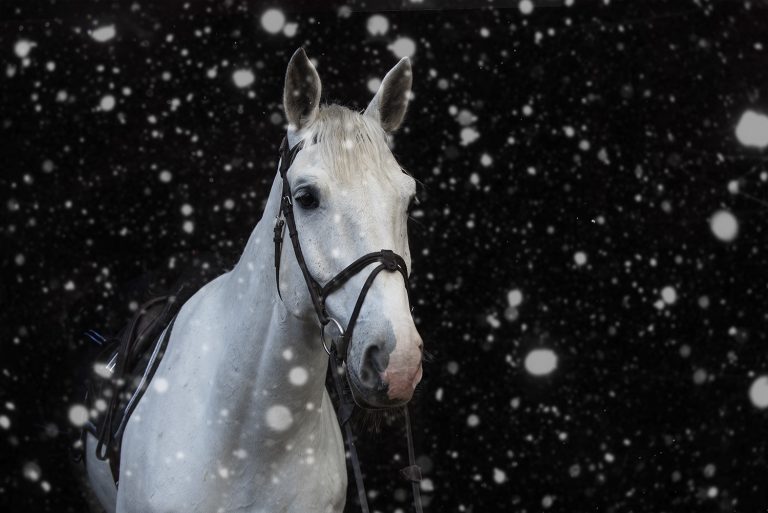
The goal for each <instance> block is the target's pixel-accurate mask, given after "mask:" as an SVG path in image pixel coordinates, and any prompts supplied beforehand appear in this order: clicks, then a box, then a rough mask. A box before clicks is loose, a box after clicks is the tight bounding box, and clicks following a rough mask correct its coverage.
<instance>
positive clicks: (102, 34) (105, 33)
mask: <svg viewBox="0 0 768 513" xmlns="http://www.w3.org/2000/svg"><path fill="white" fill-rule="evenodd" d="M116 34H117V32H116V31H115V26H114V25H104V26H103V27H99V28H97V29H95V30H93V31H92V32H91V37H92V38H93V40H94V41H97V42H99V43H106V42H107V41H109V40H110V39H113V38H114V37H115V35H116Z"/></svg>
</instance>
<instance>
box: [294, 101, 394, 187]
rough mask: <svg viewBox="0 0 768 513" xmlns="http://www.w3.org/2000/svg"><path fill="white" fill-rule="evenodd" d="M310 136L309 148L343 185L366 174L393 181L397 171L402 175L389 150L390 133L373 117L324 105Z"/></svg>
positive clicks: (312, 126)
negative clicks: (363, 173) (313, 150)
mask: <svg viewBox="0 0 768 513" xmlns="http://www.w3.org/2000/svg"><path fill="white" fill-rule="evenodd" d="M307 132H308V133H307V137H306V139H305V140H306V141H311V144H310V145H309V146H308V147H309V148H314V149H315V150H316V151H318V152H319V154H320V159H321V160H322V162H323V163H324V164H325V165H326V166H327V167H328V170H329V171H330V173H331V175H332V176H333V177H334V178H336V179H337V180H338V181H340V182H349V181H351V180H353V179H355V178H358V179H359V178H360V174H361V173H362V172H367V173H372V174H375V175H377V177H379V178H383V179H385V180H391V179H392V178H393V176H395V175H394V172H395V171H397V172H401V171H402V169H401V168H400V165H399V164H398V163H397V161H396V160H395V158H394V156H393V155H392V152H391V151H390V149H389V144H388V143H389V141H388V136H387V133H386V132H385V131H384V129H383V128H381V125H379V123H378V122H377V121H376V120H375V119H373V118H371V117H370V116H366V115H365V114H362V113H360V112H355V111H353V110H351V109H348V108H346V107H343V106H341V105H336V104H332V105H323V106H321V108H320V112H319V113H318V116H317V118H316V119H315V120H314V121H313V122H312V124H311V125H309V126H308V127H307ZM305 144H306V143H305Z"/></svg>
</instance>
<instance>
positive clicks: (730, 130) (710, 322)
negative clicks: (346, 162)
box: [0, 0, 768, 513]
mask: <svg viewBox="0 0 768 513" xmlns="http://www.w3.org/2000/svg"><path fill="white" fill-rule="evenodd" d="M155 3H162V4H163V6H162V7H153V6H151V3H150V2H138V1H137V2H135V3H132V2H114V3H113V2H92V3H86V2H63V1H59V2H53V1H51V2H48V3H44V2H28V3H21V4H19V5H20V7H18V8H16V7H13V6H12V5H10V4H9V3H7V2H3V5H2V7H0V13H1V14H2V15H0V27H2V30H1V31H0V63H1V66H2V69H0V95H1V96H0V98H1V99H2V100H1V102H2V103H1V104H0V148H1V151H0V173H1V174H0V197H1V199H2V203H0V206H1V207H2V208H1V209H0V210H1V211H2V220H1V221H0V244H1V245H2V254H1V258H0V266H2V283H1V284H0V319H1V320H2V322H0V335H1V336H2V338H0V351H1V352H0V415H2V416H4V417H5V420H7V424H9V425H7V426H5V427H0V459H1V460H2V475H0V509H1V510H3V511H51V512H59V511H84V510H86V508H87V506H86V499H85V494H84V492H83V491H82V488H81V482H80V479H79V477H78V474H79V472H80V471H81V467H79V466H78V465H76V464H73V463H71V462H70V460H69V456H70V454H69V450H70V447H71V445H72V442H73V438H72V433H73V431H74V430H72V428H71V425H70V423H69V421H68V410H69V408H70V407H71V406H72V405H73V404H76V403H78V402H80V401H81V400H82V391H83V381H84V378H85V375H86V373H87V372H88V368H89V365H90V364H89V363H88V358H90V357H92V354H93V348H92V347H91V346H92V344H91V343H90V342H87V341H86V340H85V339H84V337H83V336H82V332H83V331H84V330H86V329H88V328H96V329H99V330H102V331H104V332H106V333H110V332H114V331H116V330H117V329H118V328H120V326H121V325H122V323H124V322H125V321H126V319H128V318H129V316H130V315H131V313H132V308H135V305H136V303H140V302H142V301H143V300H145V299H147V298H149V297H151V295H152V293H153V292H154V291H157V290H161V289H162V287H164V286H167V285H168V284H170V283H172V282H173V281H174V280H175V279H177V278H178V277H179V276H180V275H181V274H184V273H187V275H190V276H194V277H196V278H197V279H199V280H207V279H210V278H212V277H213V276H215V275H217V274H218V273H220V272H223V271H224V270H226V269H228V268H230V267H231V266H232V265H233V264H234V263H235V262H236V260H237V258H238V257H239V255H240V252H241V251H242V248H243V247H244V245H245V242H246V239H247V237H248V235H249V233H250V231H251V229H252V228H253V227H254V226H255V224H256V222H257V221H258V219H259V218H260V217H261V213H262V207H263V204H264V202H265V200H266V198H267V194H268V192H269V184H270V183H271V181H272V179H273V176H274V173H275V169H276V157H277V155H276V152H277V148H278V145H279V143H280V140H281V138H282V135H283V125H284V123H285V121H284V118H283V115H282V106H281V103H280V102H281V95H282V85H283V74H284V72H285V67H286V64H287V61H288V59H289V57H290V55H291V54H292V53H293V51H294V50H295V49H296V48H297V47H299V46H304V47H305V48H306V50H307V53H308V54H309V56H310V57H312V58H314V59H316V61H317V65H318V71H319V73H320V75H321V77H322V80H323V88H324V97H325V100H326V101H329V102H330V101H338V102H341V103H343V104H345V105H348V106H351V107H353V108H357V109H362V108H364V107H365V105H366V104H367V102H368V101H369V99H370V98H371V96H372V94H371V93H370V92H369V90H368V87H367V83H368V81H369V80H370V79H371V78H375V77H382V76H383V74H384V73H385V72H386V71H387V70H389V69H390V68H391V67H392V66H393V65H394V64H395V63H396V62H397V57H396V56H395V55H394V54H393V52H392V51H391V50H390V49H389V48H388V47H389V45H391V44H392V43H393V42H394V41H395V40H396V39H398V38H399V37H403V36H404V37H408V38H410V39H412V40H413V41H414V42H415V45H416V50H415V53H414V54H413V56H412V62H413V66H414V73H415V76H414V94H415V97H414V99H413V102H412V104H411V107H410V110H409V113H408V117H407V120H406V123H405V126H404V128H403V129H402V130H401V131H400V133H399V134H398V135H397V137H396V139H395V149H394V151H395V154H396V156H397V157H398V159H399V160H400V162H401V163H402V165H403V166H404V167H405V168H406V169H408V170H409V171H410V172H411V173H412V174H413V175H414V176H416V177H417V178H418V179H420V180H421V181H422V182H423V190H422V204H421V208H420V212H417V215H418V214H421V217H418V218H417V219H415V220H414V222H413V223H412V226H411V228H410V233H411V240H412V242H411V244H412V249H413V252H414V268H413V282H412V283H413V298H414V299H415V301H416V305H417V309H416V313H415V315H416V317H417V318H418V325H419V328H420V331H421V333H422V335H423V336H424V339H425V342H426V346H427V348H428V350H429V351H430V352H431V353H432V354H433V356H434V358H433V360H432V362H431V363H429V364H428V365H427V367H426V370H425V377H424V380H423V383H422V385H421V386H420V391H419V395H418V397H417V398H416V399H415V401H414V403H413V416H414V423H415V426H414V428H415V432H416V443H417V446H418V449H417V452H418V454H419V455H420V462H421V463H422V466H423V467H424V470H425V474H426V477H427V478H428V481H426V482H425V483H424V485H423V489H424V495H425V501H426V503H427V505H426V508H425V509H426V510H427V511H434V512H447V511H456V512H461V511H470V512H471V511H475V512H490V511H492V512H496V511H498V512H502V511H504V512H506V511H515V512H526V511H529V512H532V511H553V512H555V511H557V512H561V511H562V512H586V511H600V512H628V511H631V512H644V511H648V512H655V513H660V512H686V513H688V512H691V511H697V512H715V511H723V512H731V511H733V512H747V511H749V512H757V511H766V508H768V472H766V466H767V465H768V461H767V459H768V456H767V454H768V453H766V450H767V449H768V444H767V443H766V435H767V434H768V410H766V409H760V408H758V407H757V406H756V405H754V404H753V403H752V402H751V401H750V396H749V389H750V386H752V384H753V382H754V381H755V380H756V379H757V378H758V377H759V376H761V375H765V374H766V373H768V356H767V351H766V331H765V326H766V319H767V317H768V315H766V314H767V312H766V301H767V300H768V293H767V292H766V271H765V269H766V265H767V264H768V257H767V256H766V241H767V240H768V239H767V238H766V235H767V234H766V229H767V228H768V221H767V220H766V217H767V216H766V214H768V203H766V201H768V198H767V197H766V193H767V192H768V183H767V182H768V162H767V161H766V152H765V151H764V150H763V151H761V150H760V149H756V148H748V147H745V146H743V145H742V144H740V143H739V141H738V139H737V138H736V135H735V127H736V125H737V122H738V120H739V118H740V117H741V115H742V114H743V113H744V112H745V111H747V110H754V111H757V112H762V113H766V112H768V4H767V3H766V2H765V1H751V2H750V1H746V2H735V1H734V2H728V1H721V2H714V1H706V0H699V1H685V0H679V1H666V2H665V1H643V2H631V3H630V2H620V1H611V2H607V1H599V2H598V1H588V0H576V1H575V5H574V6H572V7H565V6H564V5H563V4H562V2H559V1H547V2H543V1H537V2H535V3H536V7H535V9H534V11H533V12H532V13H531V14H529V15H523V14H522V13H521V11H520V9H519V8H518V5H517V2H492V1H488V2H437V1H436V0H424V1H422V2H414V3H411V2H407V3H405V4H404V5H400V2H382V3H379V4H375V3H373V2H368V4H348V5H346V4H332V3H327V4H325V6H323V7H318V6H313V3H310V2H304V3H301V2H280V1H276V2H272V3H270V4H257V3H250V4H248V3H245V2H241V1H229V2H212V1H211V2H191V5H187V7H184V6H183V4H182V3H181V2H155ZM318 3H319V2H318ZM438 5H440V8H437V6H438ZM269 7H277V8H279V9H281V10H282V11H283V12H284V13H285V16H286V19H287V22H289V23H296V24H297V30H296V34H295V35H294V36H292V37H289V36H286V35H285V34H283V33H279V34H270V33H268V32H267V31H265V30H264V28H263V27H262V25H261V22H260V18H261V16H262V14H263V13H264V11H265V10H266V9H267V8H269ZM401 8H403V9H404V10H403V9H401ZM373 14H383V15H384V16H385V17H386V18H387V20H388V21H389V29H388V31H387V33H386V34H384V35H378V36H373V35H371V34H370V33H369V31H368V30H367V28H366V25H367V22H368V19H369V18H370V16H372V15H373ZM107 24H114V25H115V28H116V36H115V38H114V39H112V40H110V41H108V42H106V43H99V42H96V41H94V40H93V39H92V38H91V37H90V36H89V34H88V31H89V30H92V29H94V28H96V27H99V26H104V25H107ZM20 40H28V41H31V42H34V45H35V46H34V47H33V48H32V50H31V52H29V54H28V56H27V57H26V59H28V60H27V61H26V62H24V60H23V59H21V58H19V57H18V56H17V55H16V53H15V51H14V49H15V45H16V44H17V42H18V41H20ZM48 63H53V64H52V65H50V64H48ZM50 68H53V69H50ZM212 68H215V69H216V76H215V77H213V78H209V77H208V76H207V71H208V70H210V69H212ZM240 68H248V69H251V70H252V71H253V72H254V74H255V77H256V80H255V82H254V83H253V84H252V85H251V86H250V87H247V88H244V89H240V88H238V87H236V86H235V84H234V82H233V80H232V73H233V72H234V71H235V70H236V69H240ZM62 91H64V92H65V93H61V92H62ZM126 91H128V92H129V94H126ZM107 94H111V95H113V96H114V97H115V99H116V104H115V107H114V109H113V110H111V111H108V112H104V111H102V110H101V109H100V108H99V105H100V101H101V99H102V98H103V97H104V96H105V95H107ZM174 99H176V100H174ZM525 106H528V107H529V108H530V110H528V109H526V108H525ZM526 112H527V114H526ZM566 127H571V128H572V131H573V136H572V137H569V136H568V134H567V132H570V131H569V129H567V128H566ZM466 128H472V129H474V130H475V131H476V132H477V134H478V137H477V139H476V140H474V141H473V142H471V143H468V144H466V143H465V144H462V137H461V132H462V130H463V129H466ZM163 171H169V172H170V173H171V177H172V178H171V181H170V182H168V183H166V182H163V181H162V180H161V179H160V176H161V173H162V172H163ZM473 174H476V176H474V177H473ZM729 184H730V190H729ZM227 200H229V201H227ZM184 204H189V205H191V206H192V207H193V212H192V213H191V214H190V215H185V214H183V213H182V211H181V207H182V205H184ZM723 209H726V210H728V211H730V212H731V213H732V214H733V215H734V216H735V217H736V219H737V220H738V223H739V232H738V236H737V237H736V239H735V240H733V241H732V242H730V243H727V242H724V241H721V240H719V239H718V238H717V237H715V235H714V234H713V232H712V230H711V228H710V219H711V217H712V216H713V214H715V213H716V212H718V211H720V210H723ZM270 215H271V214H270ZM185 221H192V223H193V226H194V230H193V231H192V232H191V233H188V232H187V231H185V230H184V229H183V226H184V223H185ZM577 252H583V253H584V254H585V255H586V263H585V264H583V265H578V264H577V263H576V261H575V257H574V255H575V254H576V253H577ZM664 287H672V288H674V290H675V291H676V295H677V299H676V301H675V302H674V303H673V304H664V303H663V302H660V301H661V298H662V295H661V291H662V289H663V288H664ZM513 289H518V290H520V291H521V292H522V295H523V302H522V304H521V305H519V307H518V308H516V309H515V310H514V311H513V310H512V309H510V307H509V303H508V297H507V296H508V293H509V292H510V291H511V290H513ZM534 348H548V349H551V350H553V351H554V352H555V354H557V356H558V366H557V368H556V369H555V371H554V372H552V373H551V374H549V375H547V376H544V377H536V376H532V375H531V374H529V373H528V372H526V370H525V368H524V366H523V361H524V359H525V356H526V355H527V354H528V352H529V351H530V350H532V349H534ZM473 415H475V416H476V417H473ZM478 421H479V422H478ZM400 429H401V427H400V424H399V423H394V424H392V425H391V426H387V425H386V423H384V425H383V426H382V431H381V433H379V434H374V433H365V432H362V433H361V445H362V447H363V453H364V454H363V460H364V463H363V465H364V470H365V472H366V474H367V476H368V485H369V487H370V488H371V489H372V490H374V491H375V492H377V494H376V495H375V497H374V498H373V500H372V506H373V508H374V509H375V510H378V511H387V512H390V511H398V509H399V510H400V511H409V505H408V502H407V501H408V500H409V499H408V495H407V494H405V493H404V492H405V491H406V487H405V486H404V484H403V483H402V482H400V481H398V480H397V477H396V476H395V469H397V468H398V467H399V466H401V465H402V463H401V462H400V463H398V462H396V461H394V460H393V454H395V453H397V454H398V455H400V456H402V455H403V454H404V447H403V443H404V440H403V438H402V433H401V432H400V431H399V430H400ZM350 488H351V490H350V491H351V492H353V491H354V490H353V487H350ZM347 510H348V511H355V510H356V507H355V505H354V503H353V502H352V501H350V504H349V505H348V508H347Z"/></svg>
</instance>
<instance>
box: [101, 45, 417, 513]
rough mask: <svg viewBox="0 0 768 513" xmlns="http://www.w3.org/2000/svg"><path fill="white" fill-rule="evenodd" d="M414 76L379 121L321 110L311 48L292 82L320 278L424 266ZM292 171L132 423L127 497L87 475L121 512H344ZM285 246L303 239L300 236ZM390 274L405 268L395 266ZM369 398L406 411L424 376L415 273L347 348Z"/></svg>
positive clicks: (388, 288)
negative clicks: (379, 254) (391, 256)
mask: <svg viewBox="0 0 768 513" xmlns="http://www.w3.org/2000/svg"><path fill="white" fill-rule="evenodd" d="M410 87H411V65H410V62H409V60H408V59H407V58H405V59H403V60H401V61H400V62H399V63H398V64H397V65H396V66H395V67H394V68H393V69H392V70H391V71H390V72H389V73H388V74H387V75H386V77H385V78H384V80H383V81H382V83H381V86H380V88H379V90H378V92H377V93H376V95H375V96H374V98H373V100H372V101H371V103H370V104H369V105H368V108H367V109H366V110H365V113H364V114H360V113H357V112H353V111H351V110H349V109H346V108H344V107H341V106H338V105H330V106H324V107H322V108H321V107H320V106H319V103H320V92H321V86H320V77H319V76H318V74H317V71H316V70H315V67H314V66H313V65H312V63H311V62H310V61H309V59H308V58H307V56H306V54H305V53H304V51H303V50H302V49H299V50H298V51H297V52H296V53H295V54H294V55H293V57H292V58H291V61H290V63H289V65H288V70H287V74H286V81H285V90H284V97H283V100H284V108H285V113H286V116H287V118H288V122H289V125H288V133H287V141H288V144H289V147H291V148H296V145H297V144H300V143H301V144H302V146H301V147H300V148H301V149H300V151H298V153H297V154H296V155H295V160H294V161H293V163H292V165H291V167H290V168H289V169H288V172H287V173H286V176H287V180H288V183H287V185H288V187H289V189H290V195H291V196H292V199H293V205H295V207H294V209H293V212H294V214H295V226H296V231H297V233H298V239H299V242H300V245H301V249H302V250H303V254H304V257H305V259H306V268H307V271H308V272H309V273H310V274H311V276H312V277H313V278H314V279H315V280H317V282H318V283H320V284H324V283H326V282H328V281H329V280H331V278H333V277H334V276H335V275H336V274H337V273H338V272H339V271H340V270H342V269H343V268H344V267H345V266H347V265H348V264H349V263H350V262H352V261H354V260H355V259H356V258H358V257H359V256H361V255H364V254H367V253H369V252H372V251H379V250H381V249H382V248H386V249H389V250H392V251H393V252H394V253H396V254H399V255H402V257H403V259H404V261H405V263H406V264H407V266H408V267H410V253H409V248H408V236H407V233H406V227H407V207H408V204H409V202H410V201H411V200H412V198H413V197H414V192H415V182H414V180H413V178H411V177H410V176H408V175H407V174H405V173H403V172H402V170H401V168H400V166H399V165H398V164H397V162H396V161H395V159H394V157H393V156H392V153H391V152H390V150H389V148H388V145H387V137H388V134H389V133H391V132H393V131H394V130H396V129H397V128H398V127H399V125H400V123H401V122H402V120H403V117H404V115H405V110H406V106H407V101H408V96H409V94H410ZM282 187H283V180H282V178H281V176H280V174H278V175H277V177H276V178H275V181H274V183H273V185H272V189H271V192H270V195H269V200H268V202H267V206H266V210H265V212H264V215H263V217H262V219H261V221H260V222H259V223H258V224H257V225H256V228H255V229H254V230H253V232H252V234H251V236H250V238H249V240H248V244H247V245H246V248H245V251H244V252H243V254H242V256H241V258H240V261H239V262H238V263H237V265H236V266H235V267H234V269H232V270H231V271H230V272H228V273H226V274H224V275H222V276H219V277H218V278H217V279H215V280H213V281H212V282H210V283H208V284H207V285H205V286H204V287H203V288H202V289H201V290H200V291H199V292H197V293H196V294H195V295H194V296H193V297H192V298H191V299H190V300H189V301H187V302H186V303H185V304H184V305H183V307H182V308H181V310H180V311H179V313H178V315H177V317H176V320H175V325H174V326H173V329H172V331H171V335H170V339H169V343H168V347H167V350H166V352H165V356H164V358H163V360H162V362H161V364H160V366H159V368H158V370H157V373H156V374H155V376H154V377H153V378H152V383H151V384H150V386H149V387H148V389H147V392H146V394H145V395H144V397H143V398H142V399H141V402H140V403H139V405H138V407H137V408H136V410H135V411H134V413H133V415H132V416H131V418H130V421H129V422H128V425H127V427H126V430H125V433H124V436H123V440H122V458H121V463H120V473H119V487H115V485H114V483H113V480H112V476H111V474H110V471H109V466H108V463H107V462H105V461H100V460H98V459H97V458H95V457H94V447H95V445H96V440H95V438H94V437H93V436H91V435H88V438H87V441H86V468H87V472H88V477H89V479H90V481H91V484H92V487H93V489H94V491H95V492H96V495H97V496H98V498H99V501H100V502H101V504H102V505H103V507H104V508H105V509H106V510H107V511H109V512H115V511H116V512H118V513H130V512H137V513H153V512H185V513H186V512H204V513H213V512H232V511H238V512H301V513H307V512H331V511H342V510H343V509H344V503H345V498H346V487H347V477H346V476H347V473H346V465H345V451H344V444H343V442H342V438H341V432H340V429H339V424H338V421H337V419H336V416H335V413H334V409H333V406H332V404H331V401H330V399H329V396H328V394H327V392H326V390H325V376H326V369H327V365H328V357H327V355H326V352H325V351H324V350H323V346H322V344H321V343H320V340H319V335H318V326H319V324H318V317H317V314H316V310H315V307H314V305H313V302H312V300H311V297H310V293H309V292H308V287H307V284H306V282H305V277H304V275H303V274H302V269H301V268H300V265H299V263H298V262H297V258H296V255H295V251H293V250H292V247H291V244H290V243H286V244H283V245H282V250H281V261H282V269H281V270H280V273H279V287H280V291H281V293H282V298H281V297H280V296H279V295H278V290H277V285H276V283H275V281H276V280H275V275H276V272H275V266H274V251H275V249H274V248H275V246H274V244H273V227H274V223H275V216H277V215H278V213H279V212H281V208H280V206H281V195H282ZM285 238H286V239H287V238H288V235H287V234H286V236H285ZM375 265H376V263H371V264H369V265H367V266H366V267H365V269H364V270H363V271H362V272H360V273H358V274H355V275H354V276H353V277H351V278H350V279H349V280H348V281H346V282H345V283H344V284H343V285H342V286H341V287H340V288H339V289H338V290H336V291H335V292H333V293H332V294H330V295H329V296H328V298H327V302H326V307H327V313H328V315H330V316H332V317H334V318H335V319H339V320H342V324H344V322H349V321H348V320H349V319H350V316H351V315H352V311H353V307H354V306H355V304H356V301H357V299H358V294H359V292H360V290H361V289H362V288H363V287H364V283H365V281H366V278H367V277H368V276H370V273H371V271H372V269H373V268H374V266H375ZM390 270H391V269H390ZM346 354H347V359H346V376H347V380H348V382H349V384H350V387H351V389H352V391H353V393H354V397H355V401H356V402H357V403H358V404H360V405H362V406H367V407H377V408H382V407H394V406H398V405H402V404H405V403H406V402H407V401H409V400H410V398H411V396H412V394H413V391H414V388H415V387H416V385H417V383H418V382H419V381H420V379H421V374H422V369H421V361H422V341H421V337H420V336H419V334H418V332H417V331H416V327H415V326H414V322H413V319H412V317H411V313H410V308H409V302H408V295H407V290H406V283H405V280H404V278H403V276H401V274H400V273H397V272H382V273H380V274H378V276H377V277H376V279H375V280H373V282H372V284H371V287H370V289H369V290H368V294H367V295H366V297H365V299H364V302H363V303H362V309H361V310H360V312H359V317H358V321H357V324H356V327H355V330H354V335H353V336H352V338H351V341H350V342H349V349H348V351H346Z"/></svg>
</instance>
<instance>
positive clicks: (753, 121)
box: [736, 110, 768, 149]
mask: <svg viewBox="0 0 768 513" xmlns="http://www.w3.org/2000/svg"><path fill="white" fill-rule="evenodd" d="M736 138H737V139H738V140H739V142H740V143H741V144H743V145H744V146H747V147H751V148H759V149H763V148H765V147H768V116H766V115H765V114H762V113H759V112H755V111H753V110H748V111H746V112H744V114H742V115H741V118H740V119H739V123H738V124H737V125H736Z"/></svg>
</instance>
